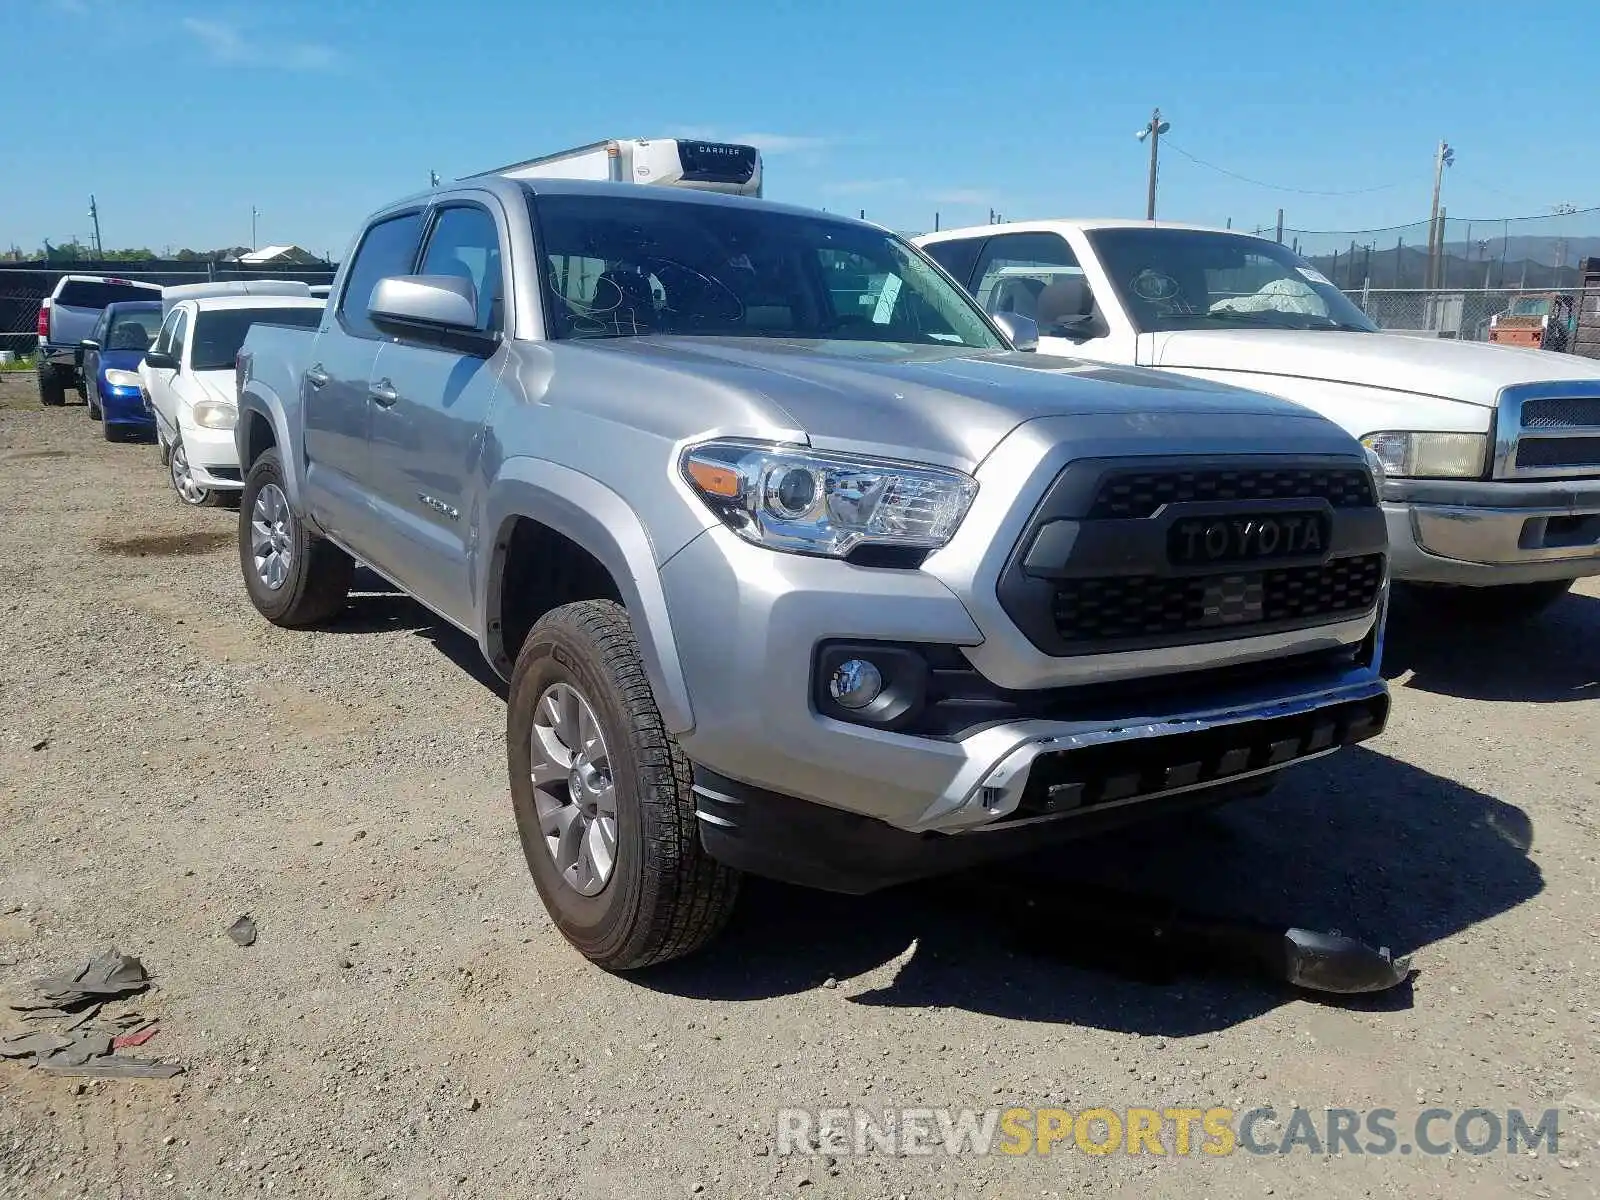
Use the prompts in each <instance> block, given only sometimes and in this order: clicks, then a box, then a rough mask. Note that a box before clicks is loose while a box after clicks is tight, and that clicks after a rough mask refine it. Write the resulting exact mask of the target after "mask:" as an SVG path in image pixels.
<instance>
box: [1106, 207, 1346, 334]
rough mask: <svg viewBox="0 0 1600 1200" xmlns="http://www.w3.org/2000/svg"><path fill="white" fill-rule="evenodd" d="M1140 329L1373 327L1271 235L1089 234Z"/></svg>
mask: <svg viewBox="0 0 1600 1200" xmlns="http://www.w3.org/2000/svg"><path fill="white" fill-rule="evenodd" d="M1088 238H1089V241H1090V243H1091V244H1092V245H1093V246H1094V248H1095V252H1096V253H1097V254H1098V255H1099V256H1100V261H1101V263H1102V264H1103V265H1104V266H1105V269H1106V272H1107V274H1109V275H1110V277H1111V283H1112V286H1113V287H1115V288H1116V290H1117V294H1118V295H1119V296H1120V297H1121V299H1122V303H1123V306H1124V307H1125V308H1126V309H1127V310H1128V314H1129V316H1131V317H1132V318H1133V323H1134V325H1135V326H1137V327H1138V329H1139V330H1140V332H1143V333H1151V332H1156V331H1161V330H1171V329H1222V328H1227V327H1229V326H1241V325H1245V326H1260V327H1265V328H1272V329H1345V330H1355V331H1360V332H1362V333H1375V332H1377V328H1378V327H1377V326H1376V325H1374V324H1373V323H1372V322H1371V321H1370V320H1368V319H1367V317H1366V315H1365V314H1364V313H1362V311H1361V310H1360V309H1359V308H1357V307H1356V306H1355V305H1354V304H1352V303H1351V302H1350V300H1349V299H1348V298H1347V297H1346V296H1345V294H1344V293H1343V292H1341V291H1340V290H1339V289H1338V288H1336V287H1334V286H1333V284H1332V283H1330V282H1329V281H1328V280H1327V279H1326V278H1325V277H1324V276H1323V275H1322V274H1321V273H1320V272H1318V271H1317V270H1316V269H1315V268H1313V267H1312V266H1311V264H1310V263H1308V262H1306V260H1305V259H1303V258H1301V257H1300V256H1299V255H1297V254H1295V253H1294V252H1293V251H1292V250H1289V249H1288V248H1287V247H1284V246H1281V245H1279V244H1278V243H1277V242H1269V241H1266V240H1264V239H1262V238H1255V237H1245V236H1243V235H1242V234H1236V233H1222V232H1212V231H1208V230H1195V229H1162V228H1159V227H1155V228H1143V227H1141V228H1130V229H1096V230H1091V231H1090V232H1089V234H1088Z"/></svg>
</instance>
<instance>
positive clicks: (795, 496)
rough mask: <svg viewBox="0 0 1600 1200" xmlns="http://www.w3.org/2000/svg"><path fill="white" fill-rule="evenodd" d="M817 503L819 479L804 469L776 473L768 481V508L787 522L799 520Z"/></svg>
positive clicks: (798, 468) (790, 469)
mask: <svg viewBox="0 0 1600 1200" xmlns="http://www.w3.org/2000/svg"><path fill="white" fill-rule="evenodd" d="M816 502H817V477H816V476H815V475H814V474H812V473H811V472H810V471H808V470H806V469H805V468H804V467H790V468H788V469H787V470H784V471H774V472H773V473H772V475H771V476H770V477H769V478H768V479H767V507H768V508H769V509H771V510H772V512H773V513H775V514H776V515H778V516H780V517H783V518H784V519H785V520H790V521H793V520H797V519H798V518H800V517H803V516H805V515H806V514H807V513H808V512H810V511H811V506H812V505H813V504H815V503H816Z"/></svg>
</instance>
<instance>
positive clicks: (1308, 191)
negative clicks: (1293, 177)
mask: <svg viewBox="0 0 1600 1200" xmlns="http://www.w3.org/2000/svg"><path fill="white" fill-rule="evenodd" d="M1166 141H1167V145H1169V146H1171V147H1172V148H1173V149H1174V150H1176V151H1177V152H1178V153H1179V154H1181V155H1183V156H1184V157H1185V158H1187V159H1188V160H1189V161H1190V162H1192V163H1198V164H1199V165H1200V166H1202V167H1206V168H1207V169H1209V170H1212V171H1216V172H1217V173H1218V174H1221V175H1226V176H1228V177H1229V178H1230V179H1237V180H1239V181H1240V182H1241V183H1249V184H1254V185H1255V186H1256V187H1264V188H1268V189H1270V190H1271V191H1274V192H1293V193H1294V194H1295V195H1297V196H1365V195H1369V194H1370V193H1372V192H1386V191H1388V190H1389V189H1390V188H1392V187H1394V186H1396V185H1395V184H1392V183H1384V184H1379V185H1378V186H1377V187H1369V188H1355V189H1354V190H1352V191H1348V192H1320V191H1317V190H1316V189H1314V188H1297V187H1284V186H1283V185H1281V184H1276V183H1268V182H1266V181H1265V180H1264V179H1251V178H1250V176H1248V175H1241V174H1239V173H1238V172H1237V171H1230V170H1228V168H1227V167H1219V166H1217V164H1216V163H1212V162H1207V161H1206V160H1205V159H1203V158H1200V157H1198V156H1197V155H1194V154H1190V153H1189V152H1188V151H1187V150H1185V149H1184V148H1183V147H1182V146H1180V145H1178V143H1177V142H1175V141H1173V140H1172V138H1171V137H1168V138H1167V139H1166Z"/></svg>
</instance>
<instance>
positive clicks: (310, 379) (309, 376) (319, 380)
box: [306, 363, 328, 388]
mask: <svg viewBox="0 0 1600 1200" xmlns="http://www.w3.org/2000/svg"><path fill="white" fill-rule="evenodd" d="M306 382H307V383H309V384H310V385H311V386H312V387H314V388H319V387H321V386H322V385H323V384H325V383H327V382H328V373H327V372H326V371H324V370H323V369H322V364H321V363H316V364H314V365H313V366H310V367H307V368H306Z"/></svg>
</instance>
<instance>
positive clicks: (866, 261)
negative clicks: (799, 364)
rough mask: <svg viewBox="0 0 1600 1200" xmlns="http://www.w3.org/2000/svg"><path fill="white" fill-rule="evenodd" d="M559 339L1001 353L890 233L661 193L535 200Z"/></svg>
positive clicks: (978, 320) (967, 308)
mask: <svg viewBox="0 0 1600 1200" xmlns="http://www.w3.org/2000/svg"><path fill="white" fill-rule="evenodd" d="M532 203H534V204H536V206H537V209H536V211H537V220H538V223H539V238H540V242H541V243H542V245H543V249H544V256H545V268H546V283H547V288H548V293H549V294H550V295H551V296H552V300H553V303H551V304H550V305H549V306H548V307H549V309H550V311H551V313H552V315H553V322H552V323H553V325H554V330H553V332H554V333H555V335H556V336H557V337H562V338H615V337H635V336H644V335H648V334H678V335H684V334H689V335H701V336H719V335H720V336H724V337H760V338H818V339H842V340H849V341H872V342H911V343H921V344H929V345H944V346H958V347H959V346H965V347H970V348H973V349H982V350H998V349H1001V348H1003V347H1002V343H1001V342H1000V340H999V338H997V337H996V335H995V333H994V331H993V330H992V329H991V328H990V327H989V325H988V323H987V322H986V321H985V320H984V319H983V317H982V316H981V314H980V313H979V312H978V310H977V308H976V306H975V305H974V304H973V303H972V301H971V300H969V299H968V298H967V297H966V296H965V295H963V294H962V293H961V292H960V291H958V290H957V289H956V288H954V287H952V286H951V285H950V284H949V283H948V282H946V281H945V279H944V278H943V277H942V276H941V275H940V274H939V273H938V272H937V271H936V270H934V269H933V267H931V266H930V265H929V264H928V262H927V261H926V260H924V259H923V258H922V257H921V256H920V255H919V254H918V253H917V252H916V251H915V250H913V249H912V248H911V247H910V246H909V245H907V244H906V243H905V242H904V241H902V240H901V239H899V238H897V237H895V236H894V235H893V234H890V233H886V232H883V231H881V230H876V229H872V228H869V227H867V226H863V225H856V224H853V223H850V222H846V221H837V220H830V219H828V218H827V217H823V216H816V217H813V216H809V215H806V214H800V213H790V212H781V211H774V210H772V209H764V208H758V207H750V208H744V207H734V206H728V205H712V204H700V203H680V202H674V201H666V202H663V201H662V200H661V199H658V198H655V197H644V198H640V199H637V200H636V199H633V198H632V197H624V196H593V195H584V196H561V195H545V196H539V197H538V198H537V200H536V201H533V202H532Z"/></svg>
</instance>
